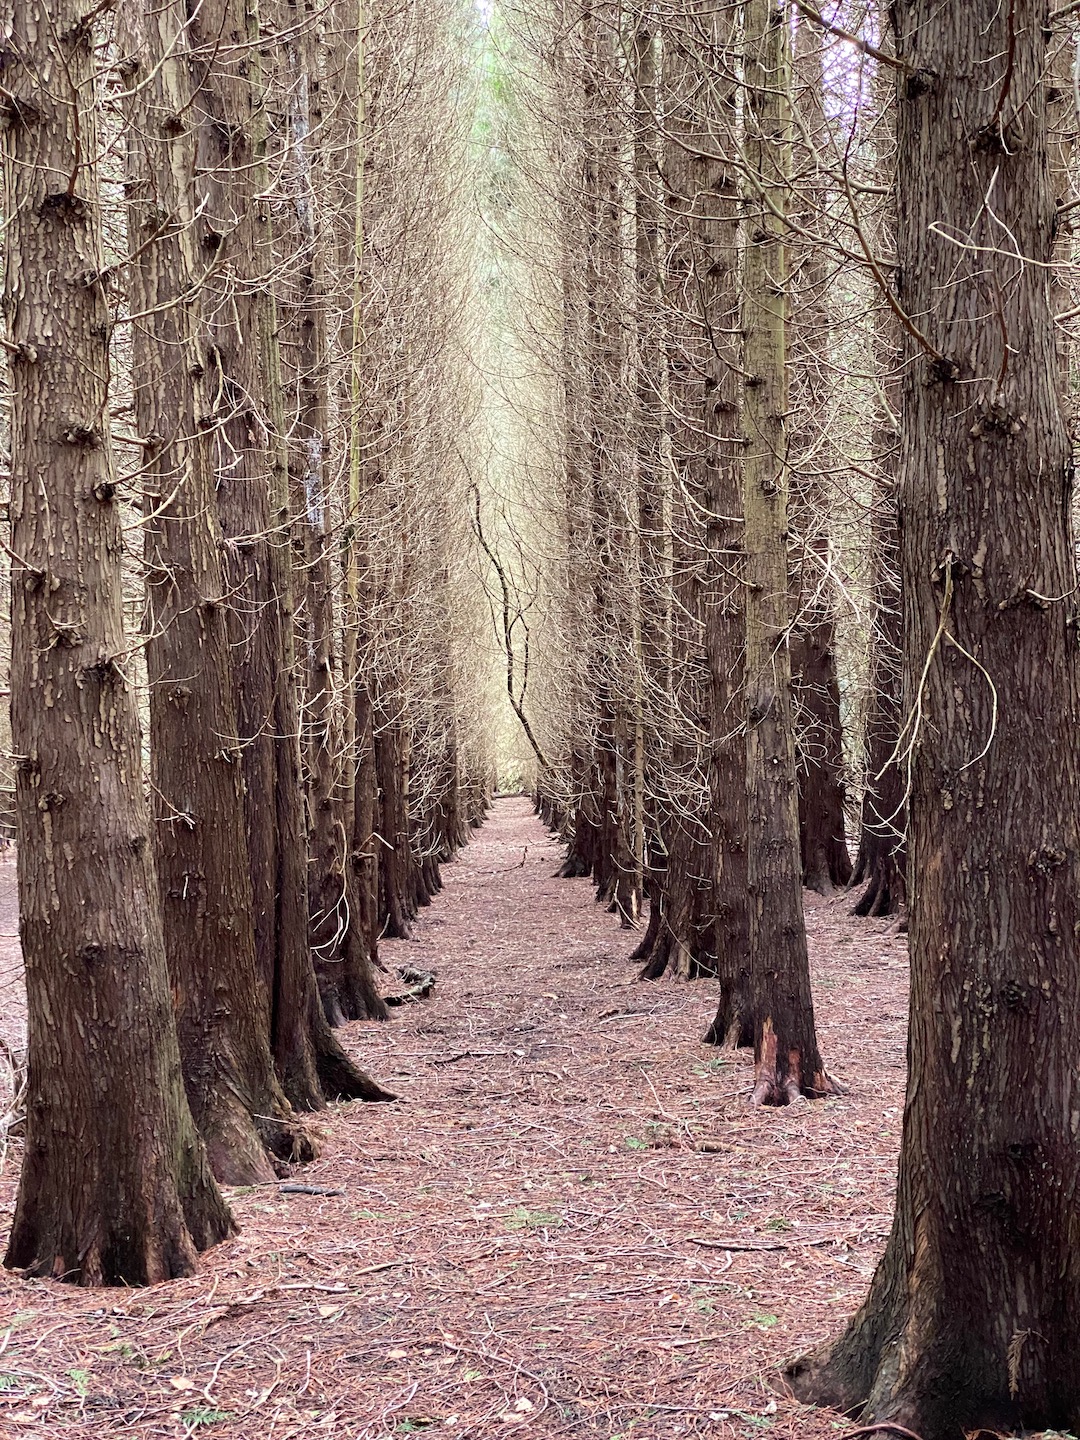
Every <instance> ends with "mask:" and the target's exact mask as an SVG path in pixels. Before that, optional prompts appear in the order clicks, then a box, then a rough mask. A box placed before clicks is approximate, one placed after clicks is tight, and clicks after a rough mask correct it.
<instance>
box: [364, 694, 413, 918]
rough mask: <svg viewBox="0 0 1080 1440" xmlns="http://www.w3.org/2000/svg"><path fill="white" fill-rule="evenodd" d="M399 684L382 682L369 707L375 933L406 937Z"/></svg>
mask: <svg viewBox="0 0 1080 1440" xmlns="http://www.w3.org/2000/svg"><path fill="white" fill-rule="evenodd" d="M404 705H405V701H404V696H403V694H402V692H401V691H400V689H398V688H396V687H393V686H391V685H389V684H388V685H387V686H386V688H385V690H383V691H382V692H381V693H380V694H379V696H378V698H377V700H376V704H375V707H374V709H373V711H372V718H373V728H374V735H375V766H376V773H377V775H378V792H377V794H378V812H377V816H376V844H377V845H378V846H379V912H380V914H379V919H380V930H381V933H382V934H384V935H387V936H389V937H390V939H391V940H408V938H409V936H410V934H411V922H412V920H413V919H414V918H415V915H416V907H415V905H414V904H413V903H412V899H411V896H410V890H409V884H410V871H411V866H412V856H411V850H410V837H409V799H408V784H409V781H408V764H409V761H408V730H407V720H406V717H405V713H404Z"/></svg>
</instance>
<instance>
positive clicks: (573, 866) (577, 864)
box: [555, 849, 592, 880]
mask: <svg viewBox="0 0 1080 1440" xmlns="http://www.w3.org/2000/svg"><path fill="white" fill-rule="evenodd" d="M591 874H592V865H591V864H590V862H589V861H588V860H586V858H585V857H584V856H583V855H579V854H578V853H577V851H576V850H573V849H571V851H570V853H569V854H568V855H567V857H566V859H565V860H564V861H563V863H562V864H561V865H560V866H559V868H558V870H556V872H555V876H556V879H558V880H586V879H588V877H589V876H590V875H591Z"/></svg>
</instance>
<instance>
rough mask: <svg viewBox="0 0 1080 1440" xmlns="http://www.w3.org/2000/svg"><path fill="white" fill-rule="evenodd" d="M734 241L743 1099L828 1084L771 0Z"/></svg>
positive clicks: (782, 40) (785, 155) (819, 1089)
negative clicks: (749, 1062) (740, 562)
mask: <svg viewBox="0 0 1080 1440" xmlns="http://www.w3.org/2000/svg"><path fill="white" fill-rule="evenodd" d="M744 23H745V31H744V43H745V50H746V61H745V63H746V105H747V111H746V137H745V141H744V145H745V152H746V166H747V175H748V195H747V202H748V204H747V209H748V212H749V213H748V217H747V227H748V234H747V237H746V239H747V243H746V251H745V261H744V271H743V304H744V311H743V329H744V333H745V337H746V339H745V349H744V352H743V369H744V374H745V380H744V394H743V431H744V435H745V438H746V459H745V468H744V471H743V504H744V516H745V531H744V534H745V546H746V570H745V574H746V716H747V731H746V783H747V812H748V813H747V870H748V875H747V887H748V892H749V897H750V924H749V937H750V946H749V948H750V975H751V991H752V1001H751V1004H752V1008H753V1022H754V1061H755V1066H756V1078H755V1084H754V1099H755V1101H756V1102H757V1103H759V1104H761V1103H766V1104H774V1105H784V1104H787V1103H788V1102H789V1101H790V1100H793V1099H796V1098H797V1097H798V1096H799V1095H805V1096H807V1097H820V1096H822V1095H825V1094H827V1093H828V1091H829V1090H830V1088H831V1086H830V1082H829V1079H828V1076H827V1075H826V1074H825V1067H824V1065H823V1064H822V1061H821V1057H820V1055H819V1053H818V1047H817V1037H816V1033H815V1029H814V1007H813V1001H812V999H811V996H810V971H809V962H808V959H807V952H806V929H805V926H804V924H803V911H802V889H801V875H802V867H801V863H800V852H799V825H798V797H797V787H796V779H795V744H794V732H793V727H792V705H791V659H790V654H789V649H788V637H789V628H790V616H789V606H788V566H787V537H788V527H787V484H788V476H787V454H786V450H787V439H786V424H787V412H788V393H787V358H786V334H785V331H786V324H787V309H788V295H787V262H786V253H785V252H786V244H785V238H786V231H785V216H786V212H787V203H788V193H787V192H788V166H789V163H790V145H791V135H790V128H791V121H790V107H789V100H788V95H789V86H790V37H789V34H788V23H787V16H786V13H785V10H784V7H783V6H782V5H779V4H777V3H775V0H749V3H748V4H747V6H746V10H745V22H744Z"/></svg>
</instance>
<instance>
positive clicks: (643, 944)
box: [630, 877, 664, 979]
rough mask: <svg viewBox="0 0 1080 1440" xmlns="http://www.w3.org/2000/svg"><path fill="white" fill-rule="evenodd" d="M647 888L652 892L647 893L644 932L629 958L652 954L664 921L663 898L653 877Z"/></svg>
mask: <svg viewBox="0 0 1080 1440" xmlns="http://www.w3.org/2000/svg"><path fill="white" fill-rule="evenodd" d="M649 888H650V891H651V892H652V893H650V895H649V919H648V923H647V924H646V926H645V934H644V935H643V936H642V937H641V939H640V940H639V941H638V943H637V944H636V945H635V946H634V948H633V950H631V952H630V959H631V960H645V959H646V958H647V957H648V956H649V955H651V954H652V951H653V947H654V946H655V944H656V940H657V936H658V935H659V934H660V928H661V926H662V925H663V923H664V899H663V894H662V893H660V892H659V889H658V887H657V885H656V881H655V877H654V879H653V881H652V882H650V887H649ZM641 978H642V979H644V978H645V977H644V976H642V977H641Z"/></svg>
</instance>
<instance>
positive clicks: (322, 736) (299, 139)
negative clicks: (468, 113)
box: [290, 13, 389, 1023]
mask: <svg viewBox="0 0 1080 1440" xmlns="http://www.w3.org/2000/svg"><path fill="white" fill-rule="evenodd" d="M316 23H317V21H316V16H315V15H314V13H309V14H308V15H307V16H306V17H305V18H304V19H303V20H302V21H301V22H300V33H299V34H298V36H297V38H296V41H295V44H294V46H293V50H292V54H293V67H292V68H293V84H292V95H291V109H290V157H291V160H292V164H293V176H292V185H293V208H294V215H295V225H296V229H297V238H298V247H297V248H298V251H299V254H298V256H297V257H296V258H297V261H298V264H299V275H298V293H297V295H296V301H295V319H294V328H295V341H296V346H295V354H296V359H295V363H294V370H293V377H292V378H293V386H294V389H295V414H296V421H295V423H294V425H293V430H292V436H291V440H292V447H291V463H290V480H291V488H292V492H293V496H294V505H293V509H294V512H295V515H296V520H295V522H294V523H295V525H296V528H297V530H298V532H299V537H300V541H301V548H302V552H303V561H304V563H303V566H302V569H301V575H302V577H303V579H302V584H303V591H304V602H303V610H304V616H303V624H304V629H305V632H306V638H307V647H306V656H307V664H306V681H307V686H306V688H307V694H306V701H305V706H304V712H305V717H306V720H305V727H304V759H305V762H306V764H305V768H306V779H307V790H308V810H309V831H310V835H309V858H310V864H309V872H308V883H309V904H310V912H311V921H310V932H309V933H310V943H311V951H312V955H313V957H314V961H315V970H316V976H317V978H318V982H319V992H320V997H321V999H322V1002H323V1007H324V1009H325V1010H326V1013H327V1018H328V1019H332V1020H333V1021H334V1022H335V1023H339V1022H340V1021H341V1020H360V1019H373V1020H385V1019H387V1018H388V1016H389V1011H388V1010H387V1008H386V1005H385V1003H384V1001H383V1000H382V998H381V997H380V995H379V994H378V991H377V990H376V988H375V982H374V975H373V966H372V959H371V952H370V950H369V946H368V940H367V936H366V935H365V933H364V931H363V927H362V924H361V910H362V907H361V906H360V905H359V904H358V903H357V901H358V895H357V894H356V891H357V889H358V887H357V884H356V871H355V868H354V867H353V866H352V865H351V864H350V860H349V857H350V853H351V850H352V837H351V835H350V833H349V830H350V828H351V827H350V822H351V818H352V817H351V810H352V805H351V802H350V800H349V790H350V788H351V777H352V757H351V755H350V754H349V752H348V751H347V750H346V748H345V736H344V733H343V732H344V727H343V725H342V723H341V719H342V714H341V712H342V708H343V707H342V705H341V703H340V686H339V683H338V656H337V653H336V652H337V646H336V641H335V617H334V599H333V589H334V576H333V568H332V564H331V552H332V547H333V543H334V537H333V531H332V521H331V515H330V507H329V496H328V488H329V487H328V476H327V430H328V410H329V398H330V397H329V386H330V369H329V353H328V338H327V305H328V298H329V297H328V294H327V263H326V260H327V257H326V254H325V239H324V236H323V234H322V233H321V231H320V230H319V229H318V228H317V226H316V214H317V211H318V206H319V204H320V195H321V194H322V192H323V191H324V190H325V189H326V188H327V181H328V179H329V177H328V175H327V173H326V172H327V165H326V161H325V156H324V155H323V153H322V152H323V148H324V146H325V144H326V135H325V133H324V122H323V109H322V104H321V98H320V97H321V88H320V86H319V82H318V77H317V71H316V64H315V26H316ZM313 136H314V137H316V138H314V139H313ZM354 156H355V152H354Z"/></svg>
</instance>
